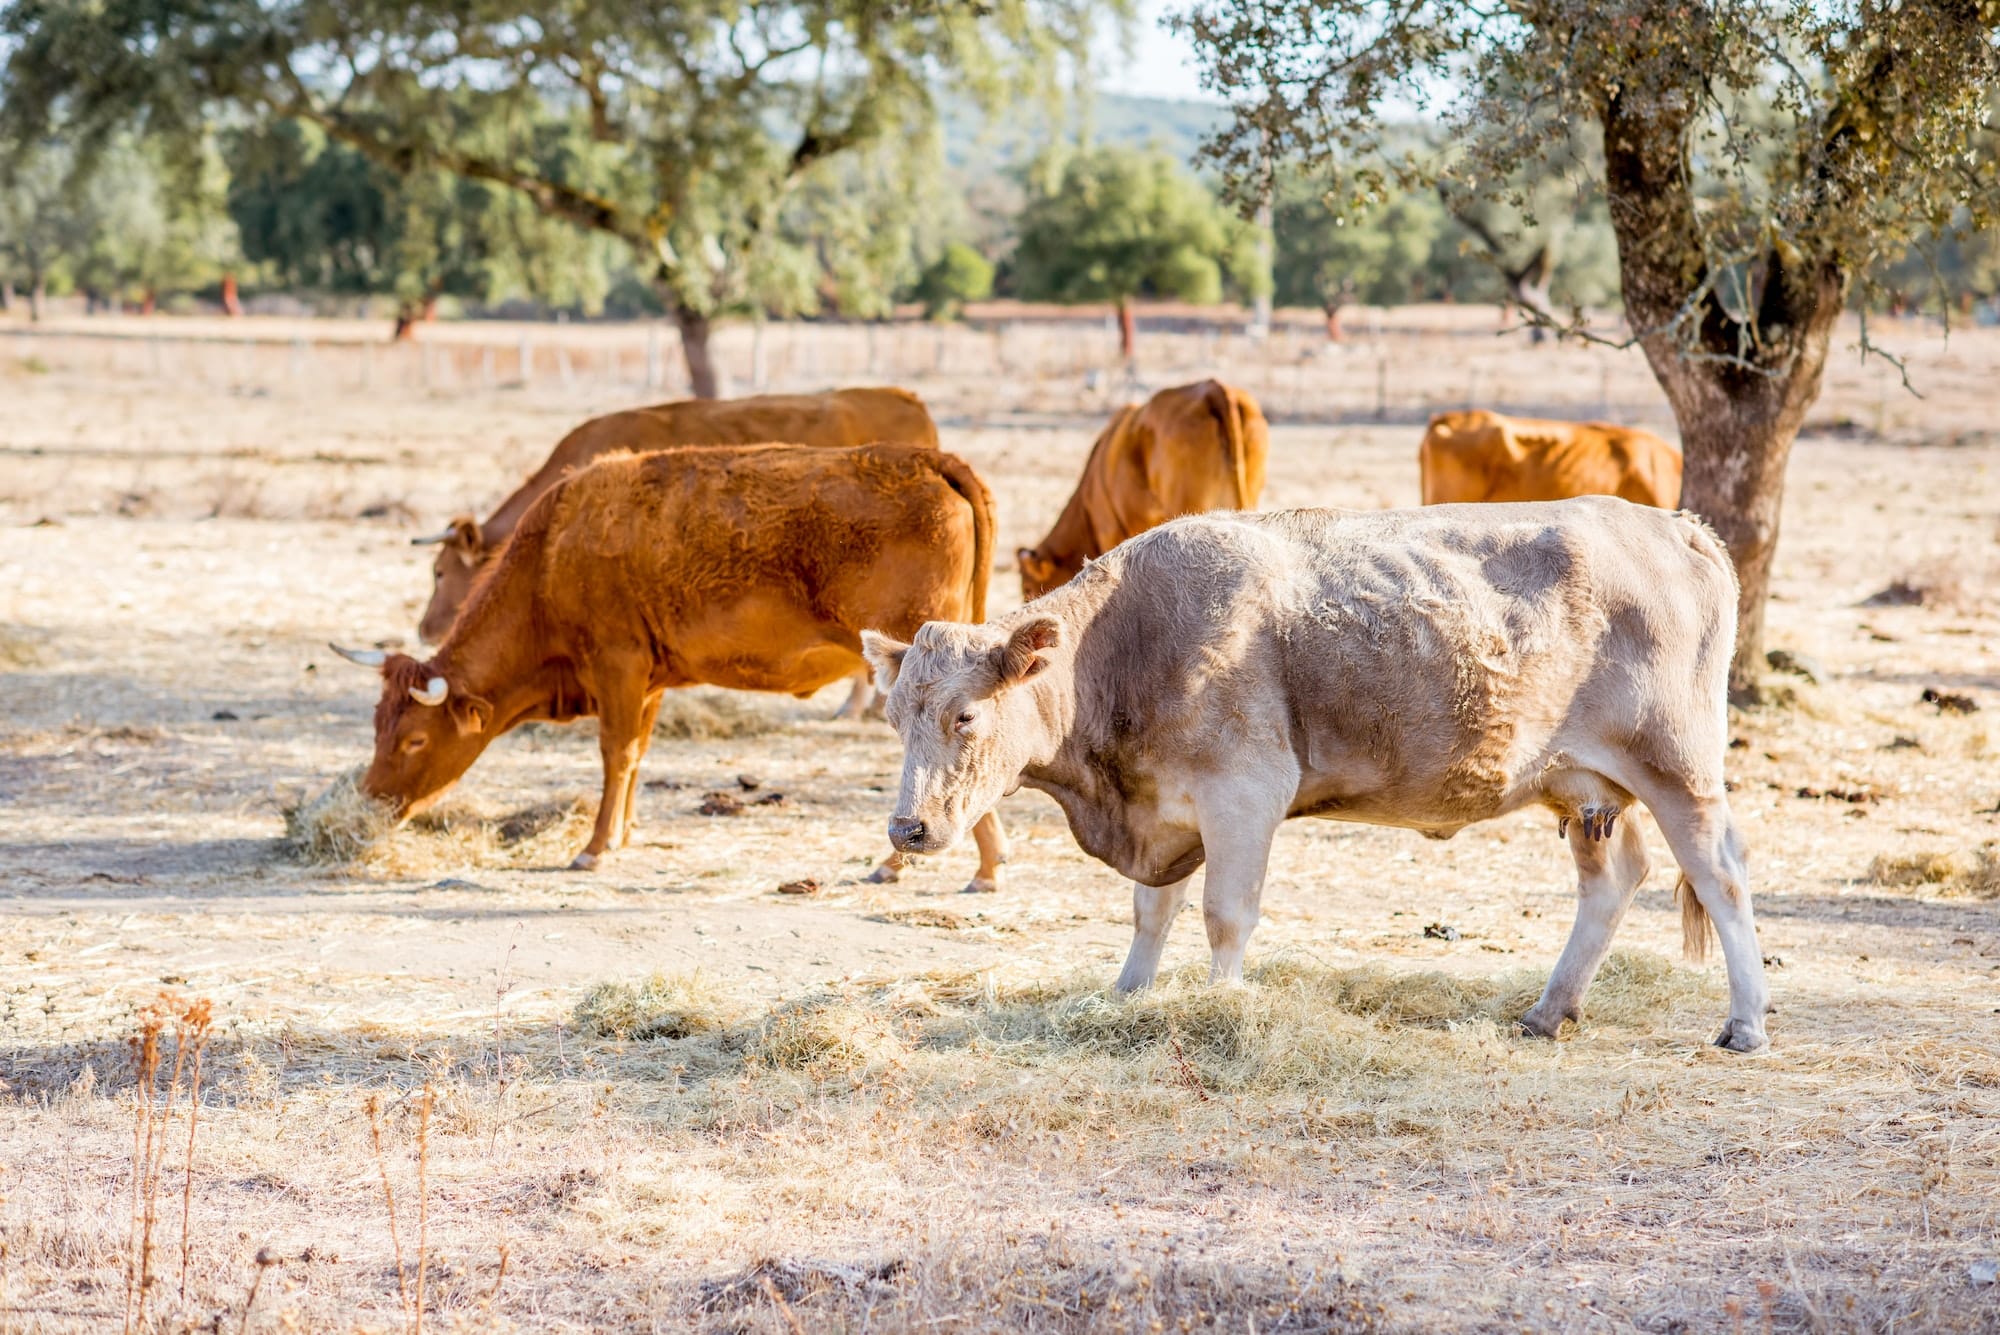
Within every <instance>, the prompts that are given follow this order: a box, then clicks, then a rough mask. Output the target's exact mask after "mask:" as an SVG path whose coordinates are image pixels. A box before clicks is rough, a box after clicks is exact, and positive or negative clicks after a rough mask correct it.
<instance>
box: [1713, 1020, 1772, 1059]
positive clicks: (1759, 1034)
mask: <svg viewBox="0 0 2000 1335" xmlns="http://www.w3.org/2000/svg"><path fill="white" fill-rule="evenodd" d="M1715 1046H1717V1047H1718V1048H1725V1049H1727V1050H1728V1051H1730V1052H1761V1051H1762V1050H1763V1049H1765V1048H1768V1047H1770V1046H1771V1040H1770V1039H1768V1038H1766V1037H1765V1036H1764V1031H1763V1030H1762V1029H1759V1028H1753V1027H1752V1026H1750V1025H1747V1024H1745V1023H1744V1022H1743V1021H1741V1020H1731V1021H1729V1022H1728V1023H1727V1024H1725V1025H1723V1026H1722V1032H1721V1033H1719V1034H1717V1035H1716V1036H1715Z"/></svg>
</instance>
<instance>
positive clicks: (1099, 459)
mask: <svg viewBox="0 0 2000 1335" xmlns="http://www.w3.org/2000/svg"><path fill="white" fill-rule="evenodd" d="M1270 449H1271V429H1270V427H1269V426H1268V425H1266V424H1265V421H1264V414H1263V411H1262V410H1261V409H1259V408H1258V407H1257V400H1255V399H1253V398H1251V397H1250V396H1249V395H1248V394H1247V393H1245V392H1244V391H1242V390H1240V389H1237V388H1235V387H1234V386H1233V385H1225V384H1223V383H1222V382H1221V381H1219V380H1204V381H1202V382H1201V383H1200V384H1198V385H1182V386H1180V387H1179V388H1177V389H1163V390H1161V391H1160V392H1159V393H1158V394H1155V395H1154V396H1153V397H1152V398H1150V399H1148V400H1147V401H1146V403H1145V406H1143V407H1141V406H1139V405H1138V404H1127V405H1126V406H1125V407H1123V408H1120V409H1119V410H1118V415H1117V416H1116V417H1113V418H1112V419H1111V425H1110V426H1108V427H1106V428H1104V433H1103V434H1102V435H1100V436H1099V437H1098V438H1097V443H1096V444H1095V445H1093V446H1091V447H1090V458H1089V459H1088V460H1087V461H1085V463H1084V465H1083V477H1082V479H1081V480H1080V481H1079V482H1078V483H1077V484H1076V491H1075V492H1074V493H1072V494H1071V496H1070V498H1069V504H1068V505H1066V506H1064V507H1063V512H1062V514H1061V515H1060V516H1059V517H1058V518H1057V519H1056V526H1055V527H1054V528H1052V529H1050V530H1049V536H1048V537H1046V538H1043V539H1042V541H1041V543H1040V545H1038V546H1035V547H1023V548H1021V550H1020V551H1018V552H1017V553H1015V557H1016V559H1017V560H1018V561H1019V563H1020V567H1021V596H1022V597H1023V598H1029V599H1032V598H1039V597H1040V596H1041V595H1043V594H1045V593H1047V592H1048V591H1049V590H1050V589H1053V588H1056V587H1057V586H1059V585H1062V584H1065V583H1067V582H1068V581H1069V580H1071V579H1073V578H1074V577H1075V576H1076V573H1077V571H1079V570H1081V569H1083V563H1084V562H1085V561H1088V560H1093V559H1095V558H1096V557H1099V556H1102V555H1104V553H1106V552H1108V551H1110V550H1111V549H1112V548H1113V547H1116V546H1117V545H1118V544H1119V543H1121V542H1123V541H1125V539H1127V538H1130V537H1133V536H1135V535H1137V534H1140V533H1144V532H1145V531H1146V530H1147V529H1149V528H1152V527H1153V526H1154V525H1156V524H1163V523H1165V522H1166V521H1167V520H1169V519H1173V518H1175V517H1176V516H1179V515H1187V514H1195V513H1198V512H1200V511H1203V510H1249V509H1252V508H1254V507H1255V506H1256V504H1257V498H1258V497H1259V496H1261V495H1263V493H1264V459H1265V457H1266V456H1267V455H1268V454H1269V453H1270Z"/></svg>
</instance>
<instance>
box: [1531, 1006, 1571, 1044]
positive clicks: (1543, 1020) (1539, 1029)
mask: <svg viewBox="0 0 2000 1335" xmlns="http://www.w3.org/2000/svg"><path fill="white" fill-rule="evenodd" d="M1565 1020H1572V1021H1575V1022H1576V1023H1577V1024H1582V1023H1583V1016H1582V1014H1581V1013H1579V1012H1577V1011H1575V1010H1567V1011H1561V1010H1556V1009H1555V1008H1554V1007H1549V1008H1547V1009H1544V1008H1543V1007H1541V1006H1539V1005H1536V1006H1531V1007H1530V1008H1529V1009H1528V1013H1527V1014H1526V1015H1523V1016H1522V1017H1521V1018H1520V1019H1519V1020H1516V1021H1515V1022H1514V1023H1515V1025H1516V1027H1518V1028H1519V1029H1520V1031H1521V1033H1522V1035H1523V1036H1524V1037H1527V1038H1559V1037H1561V1035H1562V1027H1563V1021H1565Z"/></svg>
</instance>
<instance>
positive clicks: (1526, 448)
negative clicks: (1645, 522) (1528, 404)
mask: <svg viewBox="0 0 2000 1335" xmlns="http://www.w3.org/2000/svg"><path fill="white" fill-rule="evenodd" d="M1418 461H1419V471H1420V474H1421V477H1422V486H1423V502H1424V504H1425V505H1445V504H1454V503H1461V502H1471V501H1485V502H1494V503H1504V502H1522V501H1556V500H1566V499H1568V498H1570V497H1574V496H1617V497H1619V498H1621V499H1623V500H1628V501H1632V502H1634V503H1636V504H1640V505H1651V506H1656V507H1659V508H1662V509H1671V508H1672V507H1673V506H1674V505H1676V504H1678V503H1679V500H1680V476H1681V457H1680V452H1679V451H1678V450H1676V449H1674V447H1673V446H1671V445H1669V444H1668V443H1667V442H1666V441H1665V440H1662V439H1661V438H1660V437H1659V436H1656V435H1654V434H1653V433H1652V432H1650V431H1643V430H1640V429H1638V428H1635V427H1624V426H1617V425H1614V424H1611V423H1606V422H1557V421H1543V420H1538V419H1532V418H1510V417H1503V416H1501V415H1500V414H1498V413H1490V412H1484V411H1477V412H1455V413H1440V414H1438V415H1437V416H1435V417H1433V418H1432V419H1431V425H1430V429H1429V430H1428V431H1427V432H1425V435H1424V440H1423V444H1422V446H1421V447H1420V448H1419V450H1418Z"/></svg>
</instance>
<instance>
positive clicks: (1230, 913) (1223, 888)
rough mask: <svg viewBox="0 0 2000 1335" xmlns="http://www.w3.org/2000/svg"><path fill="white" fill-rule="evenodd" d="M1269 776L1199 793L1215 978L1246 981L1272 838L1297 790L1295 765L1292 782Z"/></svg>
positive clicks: (1205, 912) (1205, 911) (1204, 906)
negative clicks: (1245, 958) (1247, 956)
mask: <svg viewBox="0 0 2000 1335" xmlns="http://www.w3.org/2000/svg"><path fill="white" fill-rule="evenodd" d="M1266 777H1267V779H1268V781H1267V782H1255V783H1252V782H1238V783H1232V784H1227V785H1217V786H1215V787H1213V788H1210V789H1208V790H1206V791H1204V792H1201V793H1199V794H1197V796H1196V798H1195V815H1196V819H1197V820H1199V822H1200V824H1201V845H1202V851H1203V854H1204V855H1205V857H1206V859H1207V862H1208V869H1207V871H1206V872H1205V873H1204V874H1203V876H1202V883H1201V916H1202V922H1203V923H1204V924H1205V925H1206V926H1207V928H1208V949H1209V967H1208V976H1209V979H1210V981H1212V982H1229V983H1237V982H1241V981H1242V980H1243V952H1244V951H1245V950H1246V949H1248V948H1249V945H1250V933H1251V932H1252V931H1254V930H1255V929H1256V926H1257V914H1258V905H1259V904H1260V903H1261V902H1262V900H1263V897H1264V869H1265V866H1266V864H1267V863H1269V861H1270V859H1271V840H1272V838H1273V837H1275V836H1276V834H1277V832H1278V825H1279V823H1280V822H1282V821H1283V820H1284V818H1285V809H1286V807H1287V806H1288V805H1289V803H1290V802H1291V799H1292V795H1293V794H1294V793H1295V792H1297V791H1298V774H1297V771H1296V768H1294V770H1293V772H1292V774H1291V775H1290V778H1289V781H1286V780H1285V778H1284V776H1281V775H1279V776H1266Z"/></svg>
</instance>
